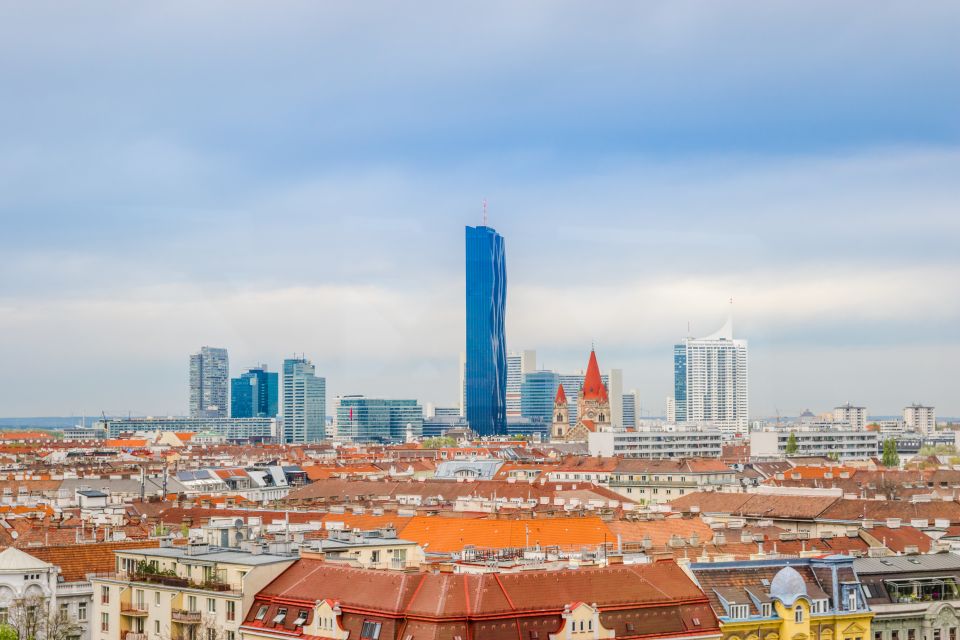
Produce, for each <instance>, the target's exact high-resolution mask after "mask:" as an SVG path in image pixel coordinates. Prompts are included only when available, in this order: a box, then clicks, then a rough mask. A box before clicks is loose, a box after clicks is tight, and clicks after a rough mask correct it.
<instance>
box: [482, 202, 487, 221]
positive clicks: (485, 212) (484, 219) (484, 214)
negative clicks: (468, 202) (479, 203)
mask: <svg viewBox="0 0 960 640" xmlns="http://www.w3.org/2000/svg"><path fill="white" fill-rule="evenodd" d="M483 226H487V199H486V198H484V199H483Z"/></svg>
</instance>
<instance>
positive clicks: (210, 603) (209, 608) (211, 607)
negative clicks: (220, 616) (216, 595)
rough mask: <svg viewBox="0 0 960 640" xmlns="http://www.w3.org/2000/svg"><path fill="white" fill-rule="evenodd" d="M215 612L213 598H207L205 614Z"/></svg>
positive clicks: (215, 607) (215, 604)
mask: <svg viewBox="0 0 960 640" xmlns="http://www.w3.org/2000/svg"><path fill="white" fill-rule="evenodd" d="M216 612H217V601H216V600H214V599H213V598H207V613H216Z"/></svg>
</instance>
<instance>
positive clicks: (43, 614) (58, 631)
mask: <svg viewBox="0 0 960 640" xmlns="http://www.w3.org/2000/svg"><path fill="white" fill-rule="evenodd" d="M77 631H78V625H77V621H76V620H74V619H73V618H71V617H70V616H69V615H68V614H67V613H66V612H65V611H63V610H60V611H50V601H49V600H48V599H47V598H45V597H44V596H41V595H35V596H25V597H23V598H20V599H18V600H15V601H13V603H11V606H10V608H9V609H8V610H7V625H6V626H4V627H3V628H2V629H0V640H68V638H71V637H73V636H75V635H77Z"/></svg>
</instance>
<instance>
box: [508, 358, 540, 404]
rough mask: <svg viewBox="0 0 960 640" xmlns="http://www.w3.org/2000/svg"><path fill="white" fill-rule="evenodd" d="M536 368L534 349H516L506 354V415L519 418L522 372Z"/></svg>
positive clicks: (528, 371) (529, 371)
mask: <svg viewBox="0 0 960 640" xmlns="http://www.w3.org/2000/svg"><path fill="white" fill-rule="evenodd" d="M536 370H537V352H536V351H517V352H511V353H509V354H507V417H508V418H519V417H520V416H521V412H520V389H521V385H522V384H523V374H525V373H531V372H533V371H536Z"/></svg>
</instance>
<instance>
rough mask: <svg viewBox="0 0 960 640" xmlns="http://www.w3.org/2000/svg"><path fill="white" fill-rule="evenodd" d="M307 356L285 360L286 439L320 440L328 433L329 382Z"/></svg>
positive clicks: (284, 406) (290, 440) (297, 440)
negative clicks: (318, 373) (320, 375)
mask: <svg viewBox="0 0 960 640" xmlns="http://www.w3.org/2000/svg"><path fill="white" fill-rule="evenodd" d="M315 373H316V369H315V367H314V366H313V363H312V362H310V361H309V360H307V359H306V358H288V359H287V360H284V361H283V440H284V442H288V443H304V442H319V441H321V440H323V439H324V437H325V436H326V432H327V381H326V379H325V378H319V377H317V376H316V375H315Z"/></svg>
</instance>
